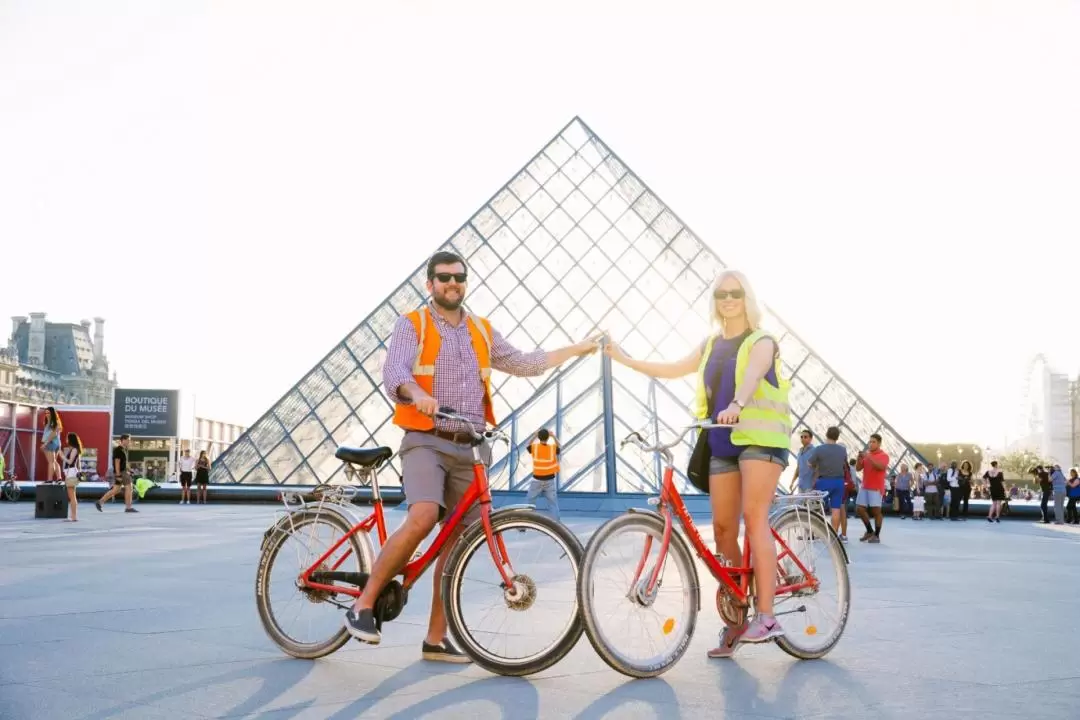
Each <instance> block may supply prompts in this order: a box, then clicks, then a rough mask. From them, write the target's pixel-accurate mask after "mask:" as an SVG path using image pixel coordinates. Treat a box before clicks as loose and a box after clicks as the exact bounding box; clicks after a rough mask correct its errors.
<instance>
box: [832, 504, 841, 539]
mask: <svg viewBox="0 0 1080 720" xmlns="http://www.w3.org/2000/svg"><path fill="white" fill-rule="evenodd" d="M832 529H833V530H835V531H836V534H837V535H839V534H840V508H835V509H834V510H833V511H832Z"/></svg>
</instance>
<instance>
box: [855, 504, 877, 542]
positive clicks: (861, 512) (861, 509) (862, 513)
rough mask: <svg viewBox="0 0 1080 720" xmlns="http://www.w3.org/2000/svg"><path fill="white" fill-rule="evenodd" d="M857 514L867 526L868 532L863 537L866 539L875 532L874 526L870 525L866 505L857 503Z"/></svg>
mask: <svg viewBox="0 0 1080 720" xmlns="http://www.w3.org/2000/svg"><path fill="white" fill-rule="evenodd" d="M855 515H856V516H858V518H859V519H860V520H862V523H863V526H864V527H865V528H866V534H865V535H863V539H864V540H865V539H866V538H868V537H870V536H871V535H873V534H874V528H872V527H870V516H869V515H867V514H866V506H865V505H856V506H855Z"/></svg>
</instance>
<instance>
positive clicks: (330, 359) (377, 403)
mask: <svg viewBox="0 0 1080 720" xmlns="http://www.w3.org/2000/svg"><path fill="white" fill-rule="evenodd" d="M430 249H431V251H432V252H434V251H435V250H440V249H443V250H451V251H453V252H456V253H458V254H459V255H461V256H462V257H464V258H465V259H466V262H467V264H468V266H469V273H470V286H469V293H468V297H467V299H466V305H467V306H468V307H469V309H470V310H472V311H473V312H475V313H477V314H480V315H483V316H485V317H488V318H489V319H490V320H491V322H492V324H493V325H494V327H495V329H496V330H498V331H499V332H500V333H501V334H502V335H503V336H504V337H505V338H507V339H508V340H509V341H510V342H511V343H513V344H515V345H516V346H518V347H520V348H521V349H522V350H531V349H533V348H535V347H537V346H540V347H543V348H545V349H549V350H550V349H555V348H557V347H561V346H563V345H566V344H569V343H571V342H574V341H576V340H579V339H581V338H582V337H584V336H586V335H587V334H589V333H591V332H594V331H596V330H598V329H605V330H607V331H608V332H610V333H611V335H612V337H613V338H614V340H615V341H616V342H618V343H619V344H620V345H621V346H622V347H623V348H624V349H625V350H627V351H628V352H629V353H630V354H631V355H633V356H635V357H642V358H651V359H668V360H671V359H676V358H680V357H683V356H685V355H686V354H687V353H689V352H690V351H691V350H692V348H694V347H696V346H698V345H699V344H700V343H701V342H702V340H703V339H704V338H705V336H706V334H707V333H708V332H709V328H710V324H711V318H710V316H709V312H710V304H709V303H710V301H711V299H710V292H711V284H712V280H713V278H714V277H715V275H716V273H717V272H718V271H720V270H722V269H723V268H724V267H725V266H724V263H723V262H722V261H721V260H720V258H719V257H718V256H717V255H716V253H714V252H713V250H712V249H710V248H709V247H708V246H706V245H705V244H704V243H702V241H701V239H700V238H699V237H698V236H697V235H696V234H695V233H694V232H693V230H692V229H691V228H690V227H689V226H688V225H687V223H686V222H685V221H684V220H683V219H682V218H680V217H679V216H678V215H677V214H676V213H675V212H674V211H673V210H672V209H671V208H670V207H668V206H667V205H666V204H665V203H664V202H663V201H662V200H661V199H660V197H659V196H658V195H657V194H656V193H655V192H654V191H652V190H651V189H650V188H649V187H648V186H647V185H646V184H645V183H644V182H643V181H642V180H641V178H639V177H638V176H637V175H635V174H634V172H633V171H632V170H631V169H629V167H628V166H627V164H626V163H625V162H623V161H622V160H621V159H620V158H618V157H617V156H616V155H615V154H614V153H612V152H611V150H610V149H609V148H608V147H607V145H606V144H605V143H603V142H602V141H601V140H600V139H599V138H598V137H597V136H596V135H595V134H594V133H593V132H592V130H591V129H590V128H589V127H588V126H587V125H586V124H585V123H584V122H582V121H581V120H580V119H578V118H575V119H574V120H572V121H571V122H570V123H569V124H568V125H567V126H566V127H565V128H563V129H562V131H560V133H559V134H558V135H557V136H556V137H555V138H553V139H552V140H551V142H549V143H548V144H547V145H546V146H545V147H544V148H542V149H541V150H540V152H538V153H537V154H536V155H535V156H534V157H533V158H531V159H530V160H529V161H528V162H527V163H526V164H525V166H524V167H523V168H522V169H521V170H520V171H519V172H518V173H516V174H515V175H514V176H513V177H512V178H511V180H510V181H509V182H508V183H507V184H506V185H504V186H503V187H502V188H500V189H499V190H498V191H497V192H496V193H495V194H494V195H493V196H492V199H491V200H490V201H489V202H487V203H485V204H484V205H482V206H481V207H480V208H479V209H477V210H476V211H475V212H474V213H472V215H471V216H470V217H469V219H468V221H467V222H466V223H465V224H464V225H462V226H461V227H460V228H459V229H457V230H456V231H455V232H454V233H453V234H452V235H451V236H450V239H449V240H447V241H446V242H445V243H443V244H442V245H441V246H439V247H434V246H433V247H432V248H430ZM414 260H415V262H416V263H417V266H416V268H415V270H413V271H412V272H410V273H408V275H406V276H405V277H404V278H403V279H402V283H401V285H400V286H399V287H398V288H397V289H396V290H395V291H394V292H392V293H391V294H390V296H389V297H388V298H386V300H384V301H383V302H382V303H380V304H379V305H378V306H376V307H375V308H374V309H373V310H372V312H371V314H370V315H368V316H367V317H366V318H365V319H364V320H363V321H362V322H361V323H360V324H359V326H358V327H357V328H356V329H355V330H353V332H351V333H350V334H349V335H348V336H347V337H346V338H344V339H343V340H342V341H341V343H339V344H338V345H337V346H336V347H334V348H332V349H331V350H330V352H329V353H328V354H327V355H326V356H325V357H324V358H322V359H321V360H320V361H319V362H318V363H316V364H315V366H314V367H313V368H312V370H311V371H310V372H308V373H307V374H306V375H305V376H304V377H303V378H302V379H300V381H299V382H297V384H296V385H295V386H293V387H292V388H290V389H289V390H287V391H286V392H285V394H284V395H283V396H282V398H281V399H280V400H279V401H278V402H277V403H275V405H274V406H273V407H272V408H270V409H269V410H268V411H267V412H266V414H265V415H263V417H261V418H259V419H258V420H256V421H255V422H254V423H252V424H251V428H250V430H248V432H247V433H246V434H245V435H244V436H243V437H241V438H240V439H239V440H238V441H237V442H235V443H234V444H233V445H232V446H231V447H230V448H229V449H228V450H227V451H226V452H225V453H223V454H222V455H221V456H220V457H219V458H218V459H217V460H216V462H215V464H214V467H213V470H212V473H211V479H212V481H213V482H215V483H219V482H220V483H252V484H288V485H306V484H315V483H319V482H327V481H328V480H330V479H331V478H335V479H336V478H341V477H343V475H342V473H340V471H339V467H338V464H337V462H336V461H335V459H334V457H333V455H334V449H335V448H336V447H337V446H338V445H342V444H348V445H354V446H364V445H388V446H390V447H391V448H393V449H395V450H396V449H397V446H398V445H399V443H400V440H401V436H402V431H401V430H400V429H399V428H397V427H395V426H394V425H393V423H392V422H391V421H390V419H391V416H392V414H393V408H392V406H391V404H390V402H389V400H388V399H387V397H386V394H385V389H384V388H383V387H382V386H381V380H382V365H383V361H384V359H385V356H386V344H387V342H388V341H389V338H390V334H391V331H392V330H393V327H394V324H395V323H396V321H397V319H398V317H399V316H400V315H401V314H402V313H406V312H409V311H411V310H413V309H415V308H417V307H420V306H421V305H422V304H423V303H424V302H426V297H425V295H426V289H425V280H426V275H425V265H426V261H427V255H426V254H425V256H424V257H417V258H415V259H414ZM764 315H765V317H764V319H763V324H764V326H765V328H766V329H767V330H769V331H770V332H771V333H772V334H773V335H774V336H775V337H776V338H777V339H778V342H779V346H780V353H781V360H782V364H783V365H782V366H783V368H784V372H785V374H786V375H787V376H788V377H789V378H790V379H791V383H792V390H791V405H792V410H793V415H794V417H793V420H794V422H795V423H796V431H797V430H798V429H799V428H800V427H809V428H810V429H811V430H813V431H814V433H815V435H817V436H819V437H822V436H824V434H825V429H826V428H827V427H828V426H829V425H838V426H839V427H840V429H841V439H842V442H844V443H845V444H847V445H848V446H849V447H850V448H851V449H852V450H853V451H855V450H857V449H859V448H862V447H864V446H865V445H866V443H867V441H868V439H869V436H870V434H871V433H874V432H879V433H880V434H881V435H882V437H883V445H884V447H885V449H886V451H887V452H888V453H889V454H890V456H891V460H892V464H893V467H894V468H896V467H898V466H899V464H900V463H901V462H908V463H909V464H913V463H914V462H917V461H919V460H921V458H920V457H919V456H918V453H916V452H915V451H914V449H913V448H912V447H911V446H910V445H909V444H908V443H907V442H905V441H904V439H903V438H902V437H901V436H900V435H899V434H898V433H896V432H895V430H893V429H892V428H891V427H889V426H888V425H887V424H885V423H884V422H882V420H881V418H880V416H879V415H878V414H877V413H875V412H874V411H873V410H872V409H871V408H870V407H869V406H868V405H867V404H866V403H865V402H864V401H863V400H862V399H861V398H860V397H859V396H858V395H857V394H856V393H855V392H854V391H853V390H852V389H851V388H850V387H849V386H848V385H846V384H845V383H844V382H843V381H842V380H841V379H840V378H839V377H838V376H837V375H836V373H834V372H833V371H832V370H831V369H830V368H829V367H828V365H827V364H826V363H825V362H824V361H823V360H822V359H821V358H819V357H817V356H816V355H815V354H814V353H813V352H812V351H811V350H810V348H809V347H808V346H807V345H806V343H804V342H803V341H802V340H801V339H800V338H799V337H798V336H797V335H795V334H794V333H793V332H792V331H791V330H790V328H788V327H787V326H786V325H785V324H784V323H783V322H782V321H781V320H780V319H779V318H778V317H777V316H776V315H775V314H774V313H772V312H770V311H768V309H766V311H765V313H764ZM493 387H494V388H495V389H496V390H495V409H496V416H497V417H498V419H499V420H500V424H501V426H502V427H504V428H505V429H507V430H508V431H509V434H510V435H511V438H512V443H511V446H510V447H509V448H498V449H496V450H495V452H494V454H493V462H492V468H491V476H492V487H493V488H495V489H496V490H511V491H522V490H525V489H526V488H527V486H528V483H529V480H530V479H531V477H532V474H531V473H532V463H531V461H530V459H529V457H528V447H527V446H528V442H529V440H530V439H531V438H532V436H533V434H534V433H535V432H536V430H537V429H539V428H540V427H548V428H550V429H552V430H553V431H554V432H555V433H556V435H557V436H558V437H559V439H560V440H561V441H562V443H563V452H562V455H561V458H560V463H561V473H560V478H559V485H560V491H561V492H562V493H565V494H570V495H574V494H590V495H592V494H601V495H606V496H609V497H610V496H614V495H617V494H631V495H633V494H639V493H643V492H646V493H653V492H655V491H656V489H657V485H658V480H659V476H660V472H661V467H660V464H659V461H658V460H657V458H656V457H642V456H641V454H640V453H638V452H637V451H636V450H634V449H632V448H627V449H623V450H620V449H619V447H618V441H619V440H620V439H621V438H622V437H624V436H625V435H626V434H627V433H628V432H630V431H631V430H639V431H642V432H644V433H645V434H646V435H647V436H650V437H655V436H656V435H657V434H659V435H660V436H662V437H669V436H671V435H672V434H673V433H675V432H676V431H677V430H678V429H679V428H680V427H682V426H684V425H685V424H686V423H687V422H689V421H690V420H691V419H692V418H691V416H690V413H689V410H688V407H689V404H690V402H691V400H692V398H693V395H694V379H693V378H692V377H690V378H682V379H676V380H663V381H657V380H652V379H649V378H646V377H644V376H642V375H640V374H638V373H634V372H632V371H630V370H628V369H626V368H624V367H622V366H618V365H614V366H613V365H612V364H611V363H610V362H609V361H607V360H606V359H604V358H602V357H601V356H599V355H594V356H592V357H586V358H580V359H578V360H575V361H573V362H570V363H567V364H566V365H564V366H563V367H562V368H560V369H557V370H552V371H549V372H548V373H546V374H545V375H544V376H542V377H539V378H508V377H506V376H503V375H501V374H498V373H497V374H496V376H495V377H494V382H493ZM797 447H798V440H797V435H793V437H792V448H793V449H794V448H797ZM691 450H692V446H691V444H690V440H687V441H686V442H683V443H682V444H680V445H679V446H678V447H676V448H675V449H674V456H675V463H676V474H675V478H676V482H677V484H678V485H679V488H680V490H681V491H683V492H685V493H688V494H695V493H697V491H696V490H695V489H693V488H692V487H691V486H690V485H689V484H688V483H687V481H686V477H685V475H684V473H683V470H684V469H685V465H686V462H687V459H688V457H689V455H690V451H691ZM793 472H794V463H791V464H790V465H789V467H788V469H787V471H786V473H785V474H786V477H788V478H790V476H791V474H792V473H793ZM380 482H381V483H383V484H385V485H388V486H391V485H397V484H400V464H399V463H398V461H397V458H394V459H393V460H391V462H390V463H389V467H388V468H387V470H386V471H384V472H382V473H381V474H380ZM782 482H783V484H784V485H785V486H786V484H787V483H786V480H784V481H782Z"/></svg>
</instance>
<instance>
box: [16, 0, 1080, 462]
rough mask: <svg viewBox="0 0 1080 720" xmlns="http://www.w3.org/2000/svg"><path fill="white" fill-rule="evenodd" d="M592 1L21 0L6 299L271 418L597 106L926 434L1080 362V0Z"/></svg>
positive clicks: (632, 158)
mask: <svg viewBox="0 0 1080 720" xmlns="http://www.w3.org/2000/svg"><path fill="white" fill-rule="evenodd" d="M583 4H584V3H580V2H578V3H571V2H555V3H552V2H546V3H537V4H535V7H536V8H537V9H536V11H534V12H532V13H531V14H530V15H518V16H515V17H511V16H508V15H506V14H505V12H506V11H505V10H499V8H500V7H502V5H503V4H502V3H494V2H464V3H462V2H456V3H453V6H454V8H455V13H456V15H455V16H451V15H449V14H448V13H447V11H445V10H441V9H439V8H440V7H441V4H439V3H434V2H424V3H417V2H412V3H398V4H397V7H398V8H399V9H398V10H395V11H394V12H396V13H397V14H396V15H388V14H383V13H384V11H382V10H379V11H376V10H375V9H374V8H373V7H372V4H370V3H367V4H365V3H356V2H348V1H342V2H318V3H314V2H297V1H293V2H284V1H279V2H268V1H267V0H258V1H255V0H251V1H249V2H240V1H235V2H213V3H211V2H202V3H199V2H185V3H176V2H165V1H163V0H139V2H119V1H114V0H99V1H97V2H86V3H75V2H60V1H49V0H8V1H7V2H4V3H0V242H2V246H3V249H4V252H3V254H2V258H3V259H2V260H0V263H2V265H0V267H2V269H3V279H4V280H3V281H4V286H5V287H4V292H3V293H2V295H0V313H2V315H3V316H8V315H25V314H27V313H29V312H32V311H39V310H40V311H47V312H48V313H49V317H50V319H52V320H56V321H72V322H77V321H78V320H79V319H81V318H83V317H90V316H93V315H102V316H104V317H105V318H107V324H106V352H107V355H108V356H109V359H110V361H111V363H112V365H113V367H114V368H115V369H116V370H118V371H119V374H120V380H121V383H122V385H124V386H128V387H181V388H184V389H185V390H189V391H193V392H195V393H196V394H197V396H198V411H199V414H200V415H207V416H210V417H215V418H217V419H221V420H227V421H233V422H239V423H241V424H250V423H251V422H253V421H254V420H255V419H256V418H257V417H258V415H259V414H261V413H262V411H264V410H265V409H266V408H267V407H268V406H269V405H271V404H272V403H273V402H275V401H276V400H277V399H278V397H279V396H280V395H281V394H282V393H283V392H285V391H286V390H287V389H288V388H289V387H290V386H291V385H292V384H293V383H294V382H295V381H296V380H298V379H299V378H300V377H301V375H302V374H303V373H305V372H306V371H307V370H308V369H309V368H310V367H311V366H312V365H314V364H315V363H316V362H317V361H318V360H319V359H320V358H321V357H322V356H323V355H324V354H325V353H326V352H327V351H328V350H329V349H330V348H331V347H332V346H333V345H334V344H335V343H336V342H337V341H338V340H340V339H341V338H342V337H343V336H344V335H345V334H346V333H347V332H348V331H350V330H351V329H352V328H353V327H354V326H355V325H356V323H358V322H359V321H360V320H361V319H362V318H363V317H364V316H365V315H366V314H367V312H368V311H369V310H370V309H371V308H372V307H373V306H374V304H375V303H376V302H377V301H378V300H380V299H381V298H382V297H383V296H385V295H386V294H387V293H388V291H390V290H391V289H392V288H394V287H395V286H396V285H397V284H398V283H399V282H400V281H401V280H402V279H403V278H404V274H405V273H406V272H407V271H408V270H409V269H411V268H413V267H414V266H415V265H417V264H418V263H419V262H420V261H421V260H422V259H423V258H424V257H426V256H427V254H429V253H430V252H431V251H432V250H433V249H434V248H435V247H436V246H438V245H439V244H440V243H442V242H443V241H444V240H445V239H446V238H447V237H448V236H449V235H450V234H451V232H452V231H453V230H454V229H456V228H457V226H458V225H460V223H461V222H463V221H464V220H465V219H467V218H468V216H469V215H470V214H471V213H472V212H473V211H474V210H475V209H477V208H478V207H479V205H480V203H481V202H483V201H484V200H485V199H486V198H487V197H489V196H490V194H491V193H492V192H493V191H494V190H495V189H497V188H498V187H499V186H500V185H501V184H502V183H503V182H505V181H506V180H508V179H509V178H510V176H511V175H512V174H513V173H514V172H515V171H516V170H517V169H518V168H519V167H520V166H521V165H522V164H523V163H524V162H525V161H526V160H527V159H528V158H529V157H530V156H531V154H532V153H533V152H535V151H536V150H537V149H538V148H539V147H540V146H541V145H542V144H543V143H545V142H546V141H547V140H548V139H549V138H550V137H551V136H552V135H553V134H554V133H555V132H556V131H557V130H558V129H559V128H560V127H562V126H563V125H564V124H565V123H566V122H567V121H568V120H569V119H570V118H571V117H572V116H574V115H575V114H578V115H581V117H582V118H583V119H584V120H585V121H586V122H587V123H589V124H590V125H591V126H592V128H593V129H594V130H595V131H596V132H597V133H598V134H599V135H600V137H601V138H603V140H604V141H605V142H606V143H608V144H609V145H610V146H611V147H612V148H613V149H614V150H615V151H616V152H618V153H619V154H620V155H621V156H622V157H623V159H624V160H625V161H626V162H628V163H629V164H630V166H631V167H632V168H633V169H634V170H635V171H636V172H637V173H638V174H639V175H640V176H641V177H642V179H644V180H645V182H647V183H649V184H650V185H651V186H652V187H653V188H654V190H656V192H657V193H658V194H659V195H660V197H661V198H663V199H664V200H665V201H666V202H667V203H668V204H669V205H671V207H672V208H673V209H674V210H675V211H676V212H677V213H679V214H680V215H681V216H682V217H683V219H684V220H686V221H687V222H688V223H689V224H690V226H691V227H692V228H693V229H694V230H695V231H696V232H697V233H698V235H699V236H701V237H702V238H703V239H705V240H706V241H707V242H709V243H710V244H711V245H712V247H713V248H714V249H715V250H716V251H717V252H718V253H719V255H720V256H721V257H722V258H723V259H724V260H725V261H726V262H728V263H729V264H737V265H739V266H741V267H743V268H744V269H747V270H749V271H750V273H751V275H752V277H753V278H754V279H755V281H756V284H757V286H758V290H759V294H761V295H762V296H763V297H764V298H765V300H766V301H767V302H768V303H769V304H770V305H772V307H773V308H774V309H776V310H777V312H778V313H779V314H780V315H781V316H782V317H783V318H784V319H785V320H786V321H787V322H788V323H789V324H790V325H792V326H793V327H794V328H795V329H796V330H797V331H798V332H800V334H801V335H802V336H803V337H804V338H805V339H806V340H807V341H808V342H809V343H810V344H811V345H812V346H813V347H814V348H815V349H816V350H817V351H818V352H819V353H820V354H821V355H822V356H823V357H824V359H825V360H826V361H827V362H828V363H830V364H831V365H832V366H833V367H834V368H836V369H837V370H838V371H839V372H840V374H841V375H843V376H844V377H845V378H846V379H847V380H848V381H849V382H850V383H851V384H852V385H853V386H854V387H855V389H856V390H858V391H859V392H860V393H861V394H862V395H863V397H864V398H865V399H866V400H867V401H868V402H869V403H870V404H871V405H872V406H874V407H875V408H876V409H877V410H878V412H880V413H881V414H882V415H883V416H884V417H885V418H886V419H887V420H889V421H890V422H891V423H892V424H893V425H894V426H895V427H896V428H897V430H899V432H901V433H902V434H903V435H905V436H907V438H908V439H910V440H941V441H950V440H956V441H960V440H965V441H977V442H982V443H993V444H998V443H999V442H1001V440H1002V439H1003V435H1004V434H1005V433H1006V432H1007V431H1008V430H1009V429H1010V428H1011V427H1012V425H1013V424H1014V422H1015V413H1016V411H1017V405H1018V402H1019V396H1020V390H1021V386H1022V382H1023V380H1024V376H1025V368H1026V365H1027V362H1028V360H1029V359H1030V358H1031V356H1032V355H1034V354H1035V353H1036V352H1038V351H1043V352H1045V353H1046V354H1047V355H1048V357H1050V358H1051V360H1052V361H1053V362H1054V363H1055V364H1056V365H1057V366H1059V367H1060V368H1062V369H1063V370H1066V371H1068V372H1069V373H1070V374H1075V373H1076V372H1077V371H1078V370H1080V334H1078V333H1077V332H1076V318H1077V317H1078V316H1080V313H1078V311H1080V289H1078V284H1077V271H1078V269H1080V250H1078V249H1077V240H1078V238H1080V214H1078V205H1077V198H1080V131H1078V128H1080V93H1078V92H1077V88H1080V42H1077V38H1080V5H1078V4H1077V3H1075V2H1067V1H1066V0H1062V1H1060V2H1040V1H1038V0H1025V2H1015V0H1012V1H1008V2H1004V1H1003V2H990V1H986V0H983V1H980V2H941V1H940V0H930V1H926V2H920V1H916V0H896V1H893V0H883V1H879V2H873V3H866V2H847V3H843V2H817V3H813V6H814V10H813V14H810V11H809V10H807V9H806V8H805V5H806V3H802V2H790V3H761V2H742V3H737V2H722V3H711V4H710V5H711V7H712V8H713V9H712V10H711V11H709V12H711V13H712V14H708V15H696V16H695V15H694V14H693V13H692V11H693V10H694V7H693V6H692V5H690V4H688V3H679V2H665V3H659V2H653V3H647V4H646V3H626V2H623V3H618V4H617V5H616V4H605V5H601V4H600V3H593V4H590V5H589V9H588V10H585V11H582V10H580V9H577V8H578V6H580V5H583ZM384 5H386V4H384ZM661 5H662V6H663V7H664V14H663V16H661V15H660V14H659V13H651V12H650V11H649V8H650V7H652V8H659V7H661ZM387 251H389V252H390V253H391V256H392V257H393V259H392V260H388V261H376V260H375V255H376V254H378V253H385V252H387ZM5 322H6V321H5ZM4 334H5V335H6V332H5V333H4Z"/></svg>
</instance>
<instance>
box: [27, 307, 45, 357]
mask: <svg viewBox="0 0 1080 720" xmlns="http://www.w3.org/2000/svg"><path fill="white" fill-rule="evenodd" d="M26 362H27V364H29V365H38V366H43V365H45V313H43V312H36V313H30V340H29V342H28V343H27V348H26Z"/></svg>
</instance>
